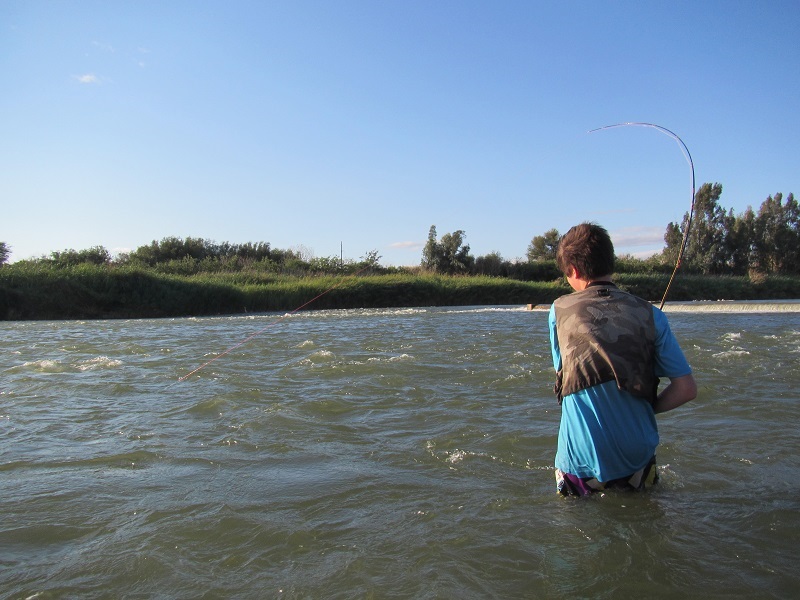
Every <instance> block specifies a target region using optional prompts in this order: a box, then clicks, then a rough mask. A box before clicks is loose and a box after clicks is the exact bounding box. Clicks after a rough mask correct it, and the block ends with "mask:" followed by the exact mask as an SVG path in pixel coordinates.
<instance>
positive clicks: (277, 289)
mask: <svg viewBox="0 0 800 600" xmlns="http://www.w3.org/2000/svg"><path fill="white" fill-rule="evenodd" d="M617 281H618V282H619V284H620V285H621V286H622V287H624V288H625V289H627V290H628V291H630V292H632V293H635V294H637V295H639V296H641V297H643V298H646V299H648V300H653V301H658V300H660V299H661V296H662V295H663V293H664V289H665V287H666V285H667V281H668V276H667V275H661V274H631V273H623V274H620V275H619V277H617ZM568 291H569V288H568V287H567V286H566V283H564V282H563V281H560V280H559V281H518V280H513V279H504V278H493V277H448V276H440V275H424V274H423V275H412V274H393V275H360V276H318V277H292V276H286V275H271V274H265V273H245V272H238V273H208V274H198V275H191V276H178V275H167V274H163V273H156V272H154V271H150V270H146V269H141V268H138V269H137V268H120V267H105V266H95V265H88V264H84V265H78V266H75V267H70V268H61V269H55V268H48V267H45V266H37V267H35V268H33V267H30V266H28V267H27V268H24V269H18V268H14V265H10V266H6V267H3V268H1V269H0V319H5V320H26V319H96V318H145V317H174V316H190V315H195V316H199V315H215V314H237V313H244V312H268V311H289V310H294V309H296V308H298V307H300V306H302V305H303V304H305V303H307V302H309V301H310V300H312V299H314V298H316V300H314V301H313V303H311V304H310V305H309V306H308V308H309V309H315V310H320V309H331V308H381V307H408V306H470V305H492V304H548V303H550V302H552V301H553V300H554V299H555V298H557V297H558V296H560V295H562V294H564V293H567V292H568ZM320 294H323V295H322V296H320ZM317 296H319V297H318V298H317ZM786 298H800V278H798V277H777V276H775V277H773V276H770V277H763V278H761V279H759V280H757V281H752V280H750V279H749V278H748V277H709V276H697V275H685V276H682V275H679V276H678V278H677V279H676V281H675V283H674V284H673V287H672V290H671V291H670V296H669V299H670V300H673V301H674V300H719V299H726V300H763V299H786Z"/></svg>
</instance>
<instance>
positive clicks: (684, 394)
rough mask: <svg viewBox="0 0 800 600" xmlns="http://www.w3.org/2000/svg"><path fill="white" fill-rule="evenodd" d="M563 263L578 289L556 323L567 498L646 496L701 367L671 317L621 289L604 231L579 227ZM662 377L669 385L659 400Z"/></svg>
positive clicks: (556, 306)
mask: <svg viewBox="0 0 800 600" xmlns="http://www.w3.org/2000/svg"><path fill="white" fill-rule="evenodd" d="M556 262H557V264H558V268H559V269H560V270H561V272H562V273H563V274H564V275H565V276H566V278H567V282H568V283H569V284H570V286H571V287H572V288H573V290H575V291H574V293H572V294H568V295H565V296H562V297H560V298H558V299H557V300H556V301H555V302H554V303H553V305H552V307H551V309H550V315H549V325H550V343H551V349H552V353H553V365H554V367H555V370H556V385H555V392H556V395H557V397H558V400H559V403H560V404H561V424H560V427H559V432H558V450H557V452H556V460H555V466H556V483H557V488H558V491H559V492H560V493H561V494H564V495H578V496H586V495H589V494H592V493H594V492H597V491H601V490H604V489H609V488H618V489H619V488H621V489H632V490H643V489H645V487H646V486H647V485H649V484H652V483H654V482H655V481H656V479H657V473H656V466H655V465H656V458H655V451H656V447H657V446H658V442H659V438H658V427H657V425H656V419H655V415H656V414H657V413H662V412H666V411H668V410H672V409H673V408H677V407H678V406H681V405H682V404H685V403H686V402H689V401H690V400H692V399H694V398H695V396H696V395H697V386H696V384H695V381H694V377H693V376H692V370H691V367H690V366H689V364H688V362H687V361H686V358H685V357H684V354H683V351H682V350H681V348H680V346H679V344H678V342H677V340H676V339H675V336H674V335H673V334H672V330H671V329H670V326H669V322H668V320H667V317H666V316H665V315H664V313H663V312H662V311H661V310H659V309H658V308H656V307H655V306H652V305H651V304H650V303H649V302H647V301H645V300H642V299H641V298H638V297H636V296H633V295H631V294H628V293H626V292H623V291H622V290H620V289H619V288H617V286H616V285H614V283H612V281H611V276H612V273H613V272H614V246H613V244H612V242H611V238H610V236H609V235H608V232H607V231H606V230H605V229H604V228H602V227H600V226H599V225H596V224H592V223H583V224H581V225H576V226H575V227H573V228H572V229H570V230H569V231H568V232H567V233H566V234H565V235H564V237H563V238H562V239H561V241H560V243H559V246H558V251H557V253H556ZM661 377H666V378H668V379H669V384H668V385H667V386H666V387H665V388H664V389H663V390H662V391H661V393H659V392H658V383H659V378H661Z"/></svg>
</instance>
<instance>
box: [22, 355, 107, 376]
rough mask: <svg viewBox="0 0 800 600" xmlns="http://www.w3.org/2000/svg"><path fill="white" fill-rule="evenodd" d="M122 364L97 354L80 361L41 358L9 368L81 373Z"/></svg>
mask: <svg viewBox="0 0 800 600" xmlns="http://www.w3.org/2000/svg"><path fill="white" fill-rule="evenodd" d="M120 366H122V361H121V360H119V359H115V358H109V357H108V356H95V357H94V358H88V359H85V360H78V361H66V360H52V359H41V360H34V361H28V362H25V363H23V364H21V365H19V366H16V367H11V368H9V369H8V371H9V372H11V373H25V372H30V373H80V372H84V371H95V370H101V369H115V368H117V367H120Z"/></svg>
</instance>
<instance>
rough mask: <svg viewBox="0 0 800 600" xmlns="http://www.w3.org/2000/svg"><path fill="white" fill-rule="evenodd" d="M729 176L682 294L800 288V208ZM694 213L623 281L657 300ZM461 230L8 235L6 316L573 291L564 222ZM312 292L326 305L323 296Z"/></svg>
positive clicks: (3, 267)
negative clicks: (488, 238) (405, 241)
mask: <svg viewBox="0 0 800 600" xmlns="http://www.w3.org/2000/svg"><path fill="white" fill-rule="evenodd" d="M721 194H722V186H721V185H719V184H713V185H712V184H708V183H707V184H704V185H703V186H701V188H700V190H699V191H698V192H697V194H696V196H695V210H694V213H693V215H691V228H690V229H689V234H688V240H687V249H686V253H685V254H684V259H683V261H682V266H681V271H680V273H679V275H678V277H677V278H676V280H675V282H674V283H673V286H672V288H671V290H670V295H669V300H719V299H726V300H759V299H787V298H800V206H799V205H798V202H797V201H796V200H795V199H794V196H793V195H792V194H789V195H788V196H787V198H786V200H785V201H784V199H783V196H782V195H781V194H776V195H775V196H774V197H772V196H770V197H768V198H767V199H766V200H765V201H764V202H763V203H762V205H761V207H760V209H759V211H758V212H757V213H756V212H755V211H753V210H752V209H751V208H748V209H747V211H745V213H744V214H742V215H738V216H736V215H734V214H733V212H732V211H726V210H725V209H723V208H722V207H721V206H720V205H719V198H720V196H721ZM689 219H690V215H689V214H688V213H687V214H686V215H685V216H684V220H683V223H682V224H680V225H678V224H676V223H670V224H669V225H668V226H667V229H666V233H665V235H664V241H665V243H666V247H665V248H664V250H663V252H662V253H661V254H658V255H656V256H652V257H650V258H648V259H646V260H641V259H637V258H634V257H631V256H621V257H617V268H616V270H617V276H616V280H617V282H618V283H619V284H620V285H621V286H622V287H624V288H626V289H628V290H629V291H631V292H632V293H634V294H637V295H638V296H641V297H643V298H646V299H648V300H652V301H658V300H660V299H661V297H662V295H663V294H664V290H665V288H666V285H667V282H668V280H669V276H670V273H671V272H672V269H673V267H674V263H675V260H676V258H677V255H678V251H679V249H680V247H681V244H682V243H683V238H684V236H685V235H686V231H687V226H688V224H689ZM465 238H466V234H465V233H464V231H462V230H458V231H455V232H453V233H448V234H445V235H443V236H442V237H441V239H437V235H436V226H435V225H434V226H431V228H430V230H429V232H428V241H427V244H426V245H425V248H424V249H423V252H422V261H421V266H420V267H383V266H381V265H380V258H381V257H380V256H379V255H378V252H377V250H372V251H370V252H368V253H367V254H366V255H365V256H363V257H362V258H361V259H360V260H359V261H353V260H343V259H342V258H340V257H322V258H313V257H310V256H307V254H308V253H307V252H303V251H299V250H280V249H276V248H272V247H271V246H270V244H269V243H266V242H258V243H247V244H230V243H222V244H217V243H215V242H211V241H208V240H204V239H202V238H186V239H181V238H176V237H169V238H165V239H163V240H161V241H153V242H152V243H150V244H148V245H146V246H142V247H140V248H138V249H136V250H135V251H133V252H130V253H127V254H123V255H120V256H117V257H116V258H114V257H112V256H111V254H110V253H109V252H108V251H107V250H106V249H105V248H103V247H102V246H95V247H93V248H89V249H88V250H81V251H76V250H64V251H62V252H52V253H51V254H50V255H49V256H45V257H41V258H39V259H33V260H24V261H19V262H16V263H13V264H6V263H7V260H8V257H9V255H10V250H11V248H10V247H9V246H8V244H7V243H6V242H0V319H76V318H81V319H84V318H136V317H170V316H184V315H211V314H236V313H243V312H267V311H289V310H295V309H297V308H299V307H301V306H304V305H309V308H313V309H325V308H358V307H364V308H366V307H407V306H465V305H486V304H548V303H550V302H552V300H553V299H555V298H556V297H558V296H560V295H561V294H564V293H566V292H568V291H569V288H568V286H567V285H566V283H565V282H564V281H563V278H562V277H561V274H560V273H559V272H558V269H557V268H556V265H555V261H554V257H555V251H556V249H557V247H558V242H559V239H560V236H559V233H558V231H557V230H555V229H550V230H549V231H547V232H546V233H545V234H544V235H542V236H537V237H534V238H533V240H532V241H531V243H530V245H529V246H528V252H527V261H521V260H516V261H509V260H505V259H503V257H502V256H500V254H499V253H497V252H491V253H489V254H487V255H485V256H479V257H477V258H476V257H474V256H472V255H471V254H470V247H469V246H468V245H466V244H465V243H464V240H465ZM312 300H313V304H312V303H311V302H310V301H312Z"/></svg>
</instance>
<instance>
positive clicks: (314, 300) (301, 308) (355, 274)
mask: <svg viewBox="0 0 800 600" xmlns="http://www.w3.org/2000/svg"><path fill="white" fill-rule="evenodd" d="M371 266H372V265H371V264H368V265H366V266H364V267H362V268H361V269H359V270H358V271H356V272H355V273H353V274H352V275H350V276H349V277H344V278H342V279H341V281H339V283H337V284H336V285H332V286H331V287H329V288H328V289H327V290H325V291H324V292H322V293H321V294H317V295H316V296H314V297H313V298H312V299H311V300H309V301H307V302H305V303H303V304H301V305H300V306H298V307H297V308H295V309H294V310H292V311H290V312H288V313H286V314H284V315H282V316H281V317H279V318H278V319H275V320H274V321H270V323H269V324H268V325H266V326H265V327H262V328H261V329H259V330H258V331H256V332H255V333H253V334H251V335H249V336H247V337H246V338H244V339H243V340H242V341H241V342H239V343H237V344H234V345H233V346H231V347H230V348H228V349H227V350H225V351H224V352H221V353H219V354H217V355H216V356H215V357H214V358H212V359H211V360H209V361H206V362H204V363H203V364H202V365H200V366H199V367H197V368H196V369H195V370H194V371H190V372H189V373H187V374H186V375H184V376H183V377H179V378H178V380H177V381H176V382H175V383H180V382H182V381H186V380H187V379H188V378H189V377H191V376H192V375H194V374H195V373H197V372H198V371H200V370H201V369H205V368H206V367H207V366H208V365H210V364H211V363H213V362H214V361H216V360H219V359H220V358H222V357H223V356H226V355H227V354H230V353H231V352H233V351H234V350H236V348H239V347H241V346H244V345H245V344H246V343H247V342H249V341H250V340H252V339H253V338H254V337H256V336H259V335H261V334H262V333H264V332H265V331H266V330H267V329H269V328H270V327H274V326H275V325H277V324H278V323H280V322H281V321H282V320H283V319H285V318H287V317H290V316H292V315H293V314H295V313H297V312H300V311H301V310H303V309H304V308H305V307H307V306H309V305H310V304H312V303H314V302H316V301H317V300H319V299H320V298H322V297H323V296H324V295H325V294H327V293H329V292H332V291H333V290H335V289H336V288H338V287H339V286H340V285H342V284H343V283H344V282H345V281H348V280H349V279H352V278H353V277H356V276H357V275H359V274H361V273H362V272H364V271H366V270H367V269H369V268H370V267H371Z"/></svg>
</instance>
